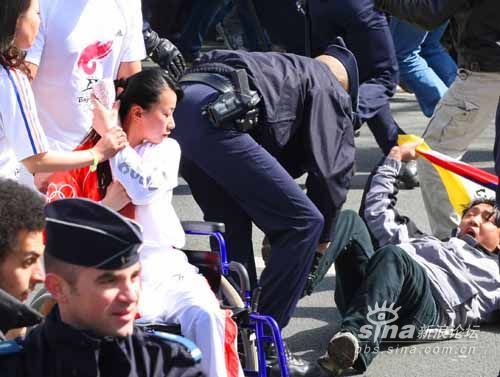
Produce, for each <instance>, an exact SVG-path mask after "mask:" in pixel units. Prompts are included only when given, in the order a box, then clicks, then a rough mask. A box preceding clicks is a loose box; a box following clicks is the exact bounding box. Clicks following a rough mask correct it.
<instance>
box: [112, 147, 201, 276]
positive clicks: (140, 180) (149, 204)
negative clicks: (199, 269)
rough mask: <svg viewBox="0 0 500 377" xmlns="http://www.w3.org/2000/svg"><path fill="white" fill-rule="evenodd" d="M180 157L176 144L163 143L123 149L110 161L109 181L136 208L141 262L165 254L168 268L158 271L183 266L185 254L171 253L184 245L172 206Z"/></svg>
mask: <svg viewBox="0 0 500 377" xmlns="http://www.w3.org/2000/svg"><path fill="white" fill-rule="evenodd" d="M180 156H181V150H180V147H179V144H178V143H177V141H175V140H174V139H165V140H163V141H162V142H161V143H160V144H151V143H143V144H141V145H139V146H137V147H136V148H135V149H133V148H131V147H127V148H125V149H124V150H122V151H120V152H118V153H117V154H116V155H115V156H114V157H113V158H111V160H110V165H111V171H112V173H113V177H114V178H115V179H116V180H118V181H119V182H120V183H121V184H122V185H123V186H124V187H125V190H126V191H127V194H128V195H129V197H130V198H131V199H132V203H133V204H134V205H136V209H135V219H136V221H137V222H138V223H139V224H140V225H141V226H142V230H143V240H144V243H143V244H144V247H143V249H142V251H141V260H144V259H146V258H148V257H149V256H150V255H152V254H156V253H157V252H161V253H166V254H168V259H169V265H168V266H165V265H164V266H163V267H162V268H163V269H164V271H165V269H166V268H168V270H176V269H179V268H180V267H181V266H183V268H186V266H187V258H186V256H185V254H184V253H183V252H182V251H180V250H176V249H172V247H175V248H178V249H179V248H182V247H183V246H184V243H185V235H184V230H183V229H182V225H181V223H180V221H179V218H178V217H177V214H176V213H175V209H174V207H173V206H172V196H173V189H174V187H176V186H177V175H178V171H179V162H180ZM193 269H195V268H194V267H193Z"/></svg>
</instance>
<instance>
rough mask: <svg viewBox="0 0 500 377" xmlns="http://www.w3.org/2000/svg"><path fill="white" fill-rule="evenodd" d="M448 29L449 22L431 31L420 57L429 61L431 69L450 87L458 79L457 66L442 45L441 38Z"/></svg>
mask: <svg viewBox="0 0 500 377" xmlns="http://www.w3.org/2000/svg"><path fill="white" fill-rule="evenodd" d="M447 27H448V22H445V23H444V24H443V25H441V26H439V27H438V28H436V29H435V30H433V31H430V32H429V34H428V35H427V38H425V41H424V43H423V44H422V51H421V53H420V55H422V57H423V58H424V59H425V60H426V61H427V64H429V67H431V68H432V70H433V71H434V72H436V74H437V75H438V76H439V78H440V79H441V81H442V82H443V83H444V85H446V87H450V86H451V84H453V81H455V78H456V77H457V64H456V63H455V61H454V60H453V59H452V57H451V56H450V54H449V53H448V51H446V50H445V48H444V47H443V45H442V44H441V38H442V36H443V34H444V32H445V30H446V28H447Z"/></svg>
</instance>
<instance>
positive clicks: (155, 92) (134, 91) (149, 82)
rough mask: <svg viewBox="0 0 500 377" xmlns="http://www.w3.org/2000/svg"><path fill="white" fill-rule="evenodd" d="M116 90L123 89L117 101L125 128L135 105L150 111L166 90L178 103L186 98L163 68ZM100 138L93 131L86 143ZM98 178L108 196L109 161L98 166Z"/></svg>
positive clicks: (127, 81)
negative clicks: (174, 96)
mask: <svg viewBox="0 0 500 377" xmlns="http://www.w3.org/2000/svg"><path fill="white" fill-rule="evenodd" d="M115 88H116V90H117V91H118V90H119V89H121V92H120V94H119V95H118V96H117V99H118V100H120V110H119V113H118V115H119V117H120V123H121V124H122V127H123V122H124V121H125V119H126V118H127V115H128V113H129V112H130V109H131V108H132V106H133V105H139V106H140V107H142V108H143V109H145V110H149V109H150V108H151V106H153V104H155V103H156V102H158V101H159V99H160V96H161V93H162V91H163V90H165V89H166V88H169V89H172V90H173V91H174V92H175V94H176V95H177V102H180V101H181V100H182V98H183V97H184V93H183V91H182V89H181V88H180V86H179V85H178V84H177V82H176V81H175V80H174V79H173V78H172V77H171V76H170V75H169V74H168V73H167V71H165V70H163V69H161V68H149V69H145V70H143V71H141V72H138V73H136V74H134V75H132V76H130V77H128V78H126V79H118V80H116V81H115ZM99 139H100V136H99V135H98V134H97V132H95V131H94V130H91V131H90V133H89V135H88V136H87V137H86V138H85V140H84V143H87V142H90V141H91V142H92V143H96V142H97V141H98V140H99ZM97 177H98V180H97V181H98V185H99V192H100V193H101V195H102V196H104V195H105V194H106V189H107V187H108V186H109V184H110V183H111V181H112V177H111V168H110V166H109V163H108V162H107V161H105V162H102V163H100V164H99V165H97Z"/></svg>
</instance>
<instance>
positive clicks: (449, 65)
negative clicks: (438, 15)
mask: <svg viewBox="0 0 500 377" xmlns="http://www.w3.org/2000/svg"><path fill="white" fill-rule="evenodd" d="M446 26H447V23H444V24H443V25H441V26H440V27H438V28H437V29H435V30H433V31H431V32H427V31H425V30H422V29H419V28H417V27H416V26H414V25H411V24H409V23H407V22H405V21H403V20H400V19H399V18H396V17H392V18H391V22H390V28H391V33H392V37H393V39H394V46H395V48H396V57H397V59H398V64H399V80H400V82H401V83H402V84H403V85H405V86H406V87H408V89H410V90H412V91H413V92H414V93H415V96H416V97H417V101H418V103H419V105H420V108H421V109H422V112H423V113H424V114H425V116H427V117H430V116H432V114H433V113H434V109H435V107H436V105H437V103H438V102H439V101H440V100H441V97H442V96H443V95H444V93H445V92H446V90H448V87H449V86H450V85H451V84H452V82H453V81H454V80H455V77H456V73H457V66H456V64H455V62H454V61H453V59H452V58H451V57H450V55H449V54H448V52H447V51H446V50H445V49H444V48H443V46H441V43H440V40H441V36H442V35H443V33H444V31H445V29H446Z"/></svg>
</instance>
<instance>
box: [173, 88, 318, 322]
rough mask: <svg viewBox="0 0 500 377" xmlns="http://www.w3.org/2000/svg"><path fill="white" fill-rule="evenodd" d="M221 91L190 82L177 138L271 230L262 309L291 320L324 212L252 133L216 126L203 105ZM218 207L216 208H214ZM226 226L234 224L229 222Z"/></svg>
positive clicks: (190, 156) (179, 110) (185, 151)
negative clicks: (203, 113)
mask: <svg viewBox="0 0 500 377" xmlns="http://www.w3.org/2000/svg"><path fill="white" fill-rule="evenodd" d="M216 94H217V93H216V92H215V91H214V90H213V89H211V88H208V87H206V86H205V85H198V84H195V85H190V86H188V87H186V88H185V98H184V100H183V101H182V102H181V103H180V104H179V105H178V107H177V109H176V120H177V122H178V123H179V124H182V127H178V128H176V132H175V138H176V139H177V140H178V141H179V144H180V145H181V149H182V152H183V154H184V156H185V157H186V158H187V159H189V160H191V161H192V162H193V163H195V164H196V165H197V166H198V167H199V168H200V169H202V170H203V171H204V172H205V173H206V174H207V175H208V176H210V177H211V178H212V179H213V180H214V181H215V182H217V184H219V185H220V186H221V187H222V188H223V189H224V191H225V192H226V193H227V194H228V195H229V196H230V197H232V198H233V199H234V200H235V201H236V202H237V203H238V204H239V206H240V207H241V208H242V210H243V211H245V213H247V214H248V216H249V217H250V218H251V219H252V220H253V221H254V222H255V224H256V225H257V226H258V227H259V228H260V229H262V231H263V232H264V233H265V234H266V235H268V237H269V240H270V243H271V248H272V255H271V257H270V258H269V261H268V265H267V267H266V268H265V269H264V271H263V272H262V275H261V278H260V284H261V286H262V293H261V297H260V305H259V308H258V309H259V311H260V312H261V313H263V314H267V315H271V316H273V317H274V319H275V320H276V321H277V323H278V325H279V326H280V327H281V328H282V327H284V326H286V325H287V323H288V321H289V319H290V317H291V315H292V313H293V311H294V309H295V306H296V304H297V301H298V299H299V298H300V295H301V293H302V291H303V289H304V285H305V282H306V278H307V274H308V272H309V270H310V267H311V264H312V260H313V257H314V251H315V249H316V247H317V245H318V241H319V237H320V234H321V231H322V227H323V217H322V215H321V213H320V212H319V211H318V209H317V208H316V207H315V206H314V204H313V203H312V202H311V201H310V200H309V199H308V198H307V196H306V195H305V194H304V193H303V192H302V190H301V189H300V187H299V186H298V185H297V183H296V182H295V181H294V180H293V179H292V178H291V177H290V175H289V174H288V173H287V172H286V171H285V170H284V169H283V167H282V166H281V165H280V164H279V163H278V162H277V161H276V159H275V158H274V157H272V156H271V155H270V154H269V153H268V152H267V151H266V150H264V149H263V148H262V147H261V146H260V145H258V144H257V143H256V142H255V140H253V139H252V137H251V136H250V135H248V134H245V133H241V132H238V131H235V130H230V129H219V128H215V127H213V126H212V125H211V124H210V122H209V121H208V120H207V119H206V118H204V117H203V116H202V114H201V108H202V107H203V106H204V105H205V104H207V103H208V102H209V101H211V100H213V98H214V95H216ZM212 210H213V211H216V210H217V208H212ZM226 226H228V227H230V226H231V224H229V223H227V222H226Z"/></svg>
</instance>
